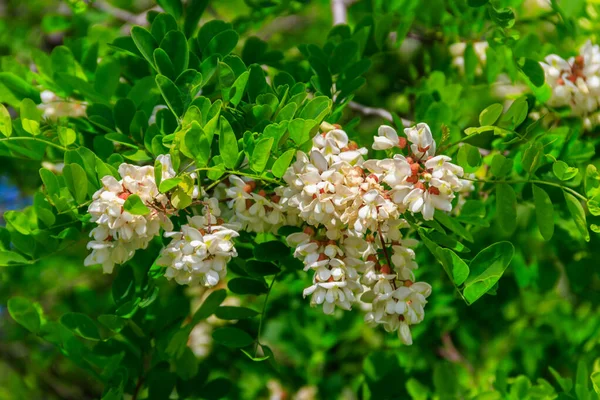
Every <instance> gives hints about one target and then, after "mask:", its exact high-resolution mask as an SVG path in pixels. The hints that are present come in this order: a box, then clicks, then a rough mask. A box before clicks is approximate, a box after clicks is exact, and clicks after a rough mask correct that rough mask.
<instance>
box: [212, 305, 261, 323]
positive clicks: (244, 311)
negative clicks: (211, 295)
mask: <svg viewBox="0 0 600 400" xmlns="http://www.w3.org/2000/svg"><path fill="white" fill-rule="evenodd" d="M258 314H259V313H258V312H257V311H254V310H252V309H250V308H246V307H232V306H221V307H219V308H217V311H216V312H215V315H216V316H217V318H219V319H224V320H236V319H246V318H252V317H255V316H257V315H258Z"/></svg>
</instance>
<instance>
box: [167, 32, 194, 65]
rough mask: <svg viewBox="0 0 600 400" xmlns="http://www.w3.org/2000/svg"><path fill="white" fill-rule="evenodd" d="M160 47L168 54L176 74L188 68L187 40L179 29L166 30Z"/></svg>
mask: <svg viewBox="0 0 600 400" xmlns="http://www.w3.org/2000/svg"><path fill="white" fill-rule="evenodd" d="M160 48H161V49H163V50H164V51H165V52H166V53H167V54H168V55H169V59H170V60H171V62H172V63H173V67H174V68H175V76H178V75H179V74H181V73H182V72H183V71H185V70H186V69H187V68H188V65H189V56H190V52H189V50H188V44H187V40H186V38H185V35H184V34H183V33H182V32H181V31H171V32H168V33H167V34H166V36H165V38H164V39H163V40H162V42H161V43H160Z"/></svg>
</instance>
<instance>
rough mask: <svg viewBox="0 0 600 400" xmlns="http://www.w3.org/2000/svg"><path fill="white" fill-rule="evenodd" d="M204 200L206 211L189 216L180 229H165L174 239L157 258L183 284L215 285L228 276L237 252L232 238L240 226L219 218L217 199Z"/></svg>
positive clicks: (167, 273) (158, 262) (167, 272)
mask: <svg viewBox="0 0 600 400" xmlns="http://www.w3.org/2000/svg"><path fill="white" fill-rule="evenodd" d="M203 204H204V207H203V208H204V213H203V215H197V216H194V217H188V218H187V220H188V223H187V224H185V225H182V226H181V231H174V232H166V233H165V237H171V238H172V240H171V242H170V243H169V245H168V246H167V247H165V248H164V249H163V251H162V253H161V257H160V258H159V259H158V260H157V262H156V263H157V265H160V266H164V267H166V268H167V270H166V272H165V276H166V277H167V278H168V279H174V280H175V281H176V282H177V283H179V284H180V285H189V284H201V285H203V286H207V287H212V286H215V285H216V284H218V283H219V280H220V279H222V278H224V277H225V274H226V273H227V268H226V267H227V263H228V262H229V260H230V259H231V258H232V257H236V256H237V252H236V250H235V247H234V244H233V240H232V239H233V238H234V237H237V236H239V234H238V232H237V229H239V227H238V226H233V225H230V224H224V221H223V220H222V219H221V218H219V216H220V209H219V203H218V200H217V199H215V198H210V199H205V200H204V201H203Z"/></svg>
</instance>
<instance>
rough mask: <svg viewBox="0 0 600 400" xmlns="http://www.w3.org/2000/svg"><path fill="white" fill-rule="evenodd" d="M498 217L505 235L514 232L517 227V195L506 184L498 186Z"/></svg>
mask: <svg viewBox="0 0 600 400" xmlns="http://www.w3.org/2000/svg"><path fill="white" fill-rule="evenodd" d="M496 217H497V220H498V225H500V228H501V229H502V230H503V231H504V232H505V233H507V234H510V233H512V232H514V230H515V228H516V227H517V195H516V194H515V190H514V189H513V188H512V187H511V186H510V185H508V184H506V183H500V184H498V185H496Z"/></svg>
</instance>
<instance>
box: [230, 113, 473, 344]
mask: <svg viewBox="0 0 600 400" xmlns="http://www.w3.org/2000/svg"><path fill="white" fill-rule="evenodd" d="M322 128H323V127H322ZM404 133H405V135H406V137H401V136H399V135H398V133H397V132H396V131H395V130H394V129H393V128H391V127H389V126H382V127H380V128H379V130H378V136H376V137H375V140H374V144H373V148H374V149H375V150H389V149H394V148H397V149H400V150H403V149H405V148H407V144H409V143H410V146H408V154H407V155H406V156H405V155H402V154H396V155H395V156H394V157H393V158H386V159H382V160H375V159H373V160H365V159H364V156H365V155H366V154H367V150H366V149H365V148H359V147H358V146H357V145H356V144H355V143H353V142H351V141H349V139H348V136H347V135H346V133H345V132H344V131H343V130H341V129H339V128H337V127H335V126H330V127H328V129H324V132H322V133H320V134H318V135H317V136H315V138H314V139H313V147H312V149H311V150H310V152H308V153H304V152H301V151H299V152H298V153H297V155H296V162H295V163H294V164H293V165H291V166H290V168H289V169H288V170H287V172H286V174H285V175H284V177H283V178H284V180H285V182H286V184H287V186H285V187H282V188H279V192H280V193H281V199H280V205H281V207H282V210H283V211H284V213H288V214H297V215H298V218H299V219H300V220H301V221H303V222H304V226H305V228H304V230H303V231H302V232H298V233H294V234H292V235H290V236H288V238H287V241H288V244H289V245H290V246H292V247H293V248H294V249H295V251H294V256H295V257H297V258H298V259H300V260H302V261H303V263H304V265H305V267H304V270H305V271H311V272H312V274H313V280H312V283H313V284H312V285H311V286H309V287H307V288H306V289H305V290H304V296H305V297H307V296H310V303H311V305H313V306H322V307H323V311H324V312H325V313H326V314H331V313H333V312H334V311H335V309H336V308H341V309H343V310H348V309H350V308H351V306H352V304H353V303H356V302H357V301H359V300H358V299H359V298H364V299H369V300H370V301H371V302H372V311H370V312H369V313H368V314H367V315H366V318H365V320H366V321H367V322H369V323H372V324H381V325H384V326H385V329H387V330H389V331H398V334H399V336H400V338H401V339H402V341H403V342H404V343H406V344H410V343H412V339H411V334H410V328H409V327H410V325H412V324H417V323H419V322H421V321H422V319H423V315H424V311H423V310H424V306H425V304H426V300H425V299H426V298H427V297H428V296H429V294H430V293H431V287H430V286H429V285H428V284H427V283H424V282H413V281H414V273H413V271H414V270H415V269H416V268H418V266H417V263H416V262H415V253H414V250H413V249H412V248H413V247H414V246H415V245H416V244H417V241H416V240H414V239H409V238H406V237H405V234H404V233H402V230H405V229H407V228H408V227H409V224H408V222H407V221H406V220H405V219H403V218H402V214H403V213H405V212H407V211H408V212H411V213H413V214H417V213H420V214H422V216H423V219H425V220H430V219H433V215H434V211H435V210H436V209H438V210H441V211H444V212H449V211H451V210H452V203H451V202H452V200H453V199H454V197H455V193H456V192H460V191H461V190H462V189H463V185H464V181H463V180H461V179H460V177H462V176H463V170H462V168H460V167H458V166H456V165H454V164H452V163H451V159H450V158H449V157H447V156H443V155H436V154H435V153H436V143H435V140H434V139H433V135H432V133H431V130H430V129H429V127H428V126H427V125H426V124H422V123H421V124H417V125H416V126H414V127H412V128H408V129H406V130H405V131H404ZM239 196H240V197H243V195H239ZM361 294H362V297H360V296H361ZM365 296H366V297H365Z"/></svg>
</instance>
